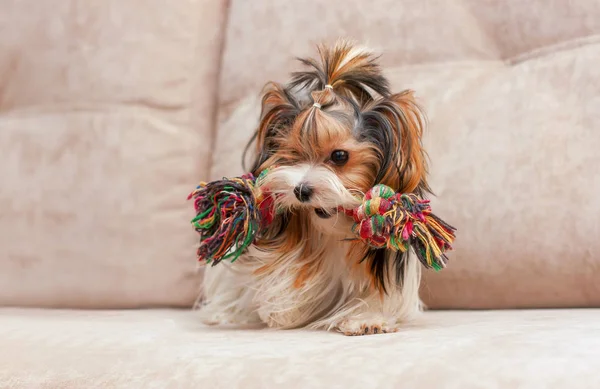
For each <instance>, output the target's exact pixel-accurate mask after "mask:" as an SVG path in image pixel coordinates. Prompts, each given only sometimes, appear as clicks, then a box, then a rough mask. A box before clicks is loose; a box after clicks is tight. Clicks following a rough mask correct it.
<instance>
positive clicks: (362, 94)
mask: <svg viewBox="0 0 600 389" xmlns="http://www.w3.org/2000/svg"><path fill="white" fill-rule="evenodd" d="M317 49H318V53H319V57H320V61H317V60H315V59H313V58H299V61H300V62H302V63H303V64H304V65H306V66H308V67H309V69H307V70H303V71H298V72H294V73H292V79H291V81H290V84H289V87H291V88H298V89H307V90H308V91H309V92H319V91H322V92H324V93H323V95H324V96H323V97H324V99H323V103H324V104H327V100H328V99H327V98H326V96H327V95H328V94H329V93H328V92H329V90H328V89H330V90H331V91H334V92H335V93H336V94H337V95H339V96H343V97H347V98H353V99H356V100H357V101H358V102H359V103H360V104H361V105H362V104H365V103H367V102H369V101H373V100H374V99H376V98H377V95H379V96H382V97H386V96H389V95H390V94H391V92H390V88H389V83H388V81H387V79H386V78H385V77H384V76H383V74H382V72H381V68H380V67H379V65H378V64H377V62H376V60H377V57H376V56H374V55H373V54H372V53H371V52H370V51H368V50H366V49H365V48H362V47H359V46H356V45H354V44H352V43H350V42H348V41H344V40H341V41H338V42H337V43H336V44H335V45H334V46H333V47H326V46H324V45H319V46H318V47H317ZM329 87H330V88H329ZM317 100H321V99H319V98H317V99H315V102H317Z"/></svg>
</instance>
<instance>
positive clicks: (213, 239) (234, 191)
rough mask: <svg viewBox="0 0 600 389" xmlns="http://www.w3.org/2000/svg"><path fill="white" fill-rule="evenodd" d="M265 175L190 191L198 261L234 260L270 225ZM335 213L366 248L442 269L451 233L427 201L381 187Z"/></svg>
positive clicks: (270, 202) (270, 200)
mask: <svg viewBox="0 0 600 389" xmlns="http://www.w3.org/2000/svg"><path fill="white" fill-rule="evenodd" d="M266 174H267V170H264V171H263V172H261V173H260V175H259V176H258V177H256V178H255V177H254V176H253V175H252V174H247V175H244V176H242V177H237V178H232V179H227V178H224V179H222V180H218V181H212V182H208V183H206V182H201V183H200V184H199V185H198V186H197V187H196V189H195V190H194V191H193V192H192V193H190V195H189V196H188V200H190V199H192V198H193V199H194V208H195V211H196V217H194V218H193V219H192V226H193V227H194V228H195V230H196V231H197V232H198V233H199V235H200V245H199V247H198V251H197V255H198V259H199V260H204V261H206V263H212V265H213V266H214V265H216V264H217V263H219V262H220V261H222V260H224V259H229V258H231V261H232V262H234V261H235V260H236V259H238V258H239V257H240V255H242V254H243V253H244V252H245V251H246V249H247V248H248V246H250V245H251V244H252V243H253V242H254V241H255V239H256V238H257V237H258V236H260V232H261V230H262V229H263V228H264V227H265V226H268V225H269V224H270V223H271V222H272V221H273V218H274V216H275V213H276V211H275V205H274V204H275V201H274V198H273V196H272V195H270V194H269V193H268V192H266V191H264V190H262V189H261V185H260V184H261V180H262V178H263V177H264V176H265V175H266ZM338 211H342V212H344V213H346V214H347V215H349V216H351V217H352V218H353V219H354V225H353V226H352V232H353V234H354V235H355V236H356V239H360V240H361V241H362V242H364V243H365V244H367V245H369V246H370V247H373V248H376V249H382V248H387V249H390V250H394V251H401V252H406V251H408V250H409V249H410V248H411V247H412V249H413V251H414V252H415V254H416V255H417V257H418V258H419V261H420V262H421V263H422V264H423V266H425V267H426V268H433V269H435V270H440V269H442V268H444V267H445V266H446V263H447V261H448V258H447V256H446V254H445V253H446V251H449V250H451V249H452V243H453V241H454V239H455V231H456V229H455V228H454V227H452V226H451V225H449V224H447V223H446V222H444V221H443V220H442V219H440V218H439V217H437V216H435V215H434V214H433V213H432V212H431V206H430V204H429V200H424V199H420V198H419V197H418V196H417V195H415V194H412V193H403V194H402V193H395V192H394V190H393V189H392V188H390V187H388V186H385V185H381V184H380V185H376V186H375V187H373V188H371V190H369V191H368V192H367V193H366V195H365V196H364V198H363V201H362V204H361V205H360V206H358V207H357V208H354V209H343V208H340V209H339V210H338Z"/></svg>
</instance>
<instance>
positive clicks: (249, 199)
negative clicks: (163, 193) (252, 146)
mask: <svg viewBox="0 0 600 389" xmlns="http://www.w3.org/2000/svg"><path fill="white" fill-rule="evenodd" d="M266 173H267V170H264V171H263V172H261V174H260V175H259V176H258V177H254V175H252V174H246V175H243V176H241V177H236V178H232V179H226V178H224V179H222V180H218V181H212V182H200V184H198V186H197V187H196V189H195V190H194V191H193V192H192V193H190V194H189V196H188V200H190V199H192V198H193V199H194V209H195V210H196V217H194V218H193V219H192V226H193V227H194V229H195V230H196V232H198V234H199V235H200V245H199V246H198V250H197V255H198V259H202V260H205V261H206V263H211V262H212V265H213V266H214V265H216V264H217V263H219V262H221V261H222V260H224V259H229V258H232V262H234V261H235V260H236V259H238V258H239V257H240V255H242V254H243V253H244V252H245V251H246V249H247V248H248V246H250V245H251V244H252V243H253V242H254V239H255V237H256V235H257V234H258V232H259V230H260V229H261V227H262V226H264V225H268V224H269V223H271V222H272V221H273V217H274V211H273V210H274V207H273V197H272V196H268V195H265V194H264V193H263V192H262V191H261V190H260V188H259V187H258V185H257V183H258V182H260V180H261V179H262V178H263V177H264V176H265V175H266Z"/></svg>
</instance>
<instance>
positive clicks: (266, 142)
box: [242, 82, 300, 175]
mask: <svg viewBox="0 0 600 389" xmlns="http://www.w3.org/2000/svg"><path fill="white" fill-rule="evenodd" d="M299 112H300V108H299V106H298V102H297V101H296V99H295V97H294V96H293V95H292V93H291V92H290V90H289V89H287V88H285V87H284V86H282V85H280V84H277V83H273V82H270V83H268V84H267V85H265V87H264V89H263V94H262V101H261V114H260V123H259V125H258V128H257V129H256V131H255V133H254V135H253V136H252V138H251V139H250V141H249V142H248V144H247V145H246V149H245V150H244V154H243V155H242V163H245V159H246V153H247V152H248V149H249V148H250V147H251V145H252V144H255V147H256V155H255V158H254V161H253V162H252V166H251V169H250V171H251V172H252V173H254V174H255V175H258V174H259V173H260V169H261V167H262V165H263V164H265V162H267V161H268V159H269V158H270V157H271V156H272V155H273V153H274V152H275V150H276V149H277V148H278V146H279V144H278V140H279V139H281V138H282V137H285V134H286V133H287V132H289V130H290V129H291V126H292V124H293V123H294V120H295V119H296V117H297V116H298V113H299Z"/></svg>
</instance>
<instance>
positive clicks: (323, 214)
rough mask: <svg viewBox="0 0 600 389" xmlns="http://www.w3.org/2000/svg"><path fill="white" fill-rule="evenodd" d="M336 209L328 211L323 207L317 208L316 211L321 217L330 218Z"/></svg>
mask: <svg viewBox="0 0 600 389" xmlns="http://www.w3.org/2000/svg"><path fill="white" fill-rule="evenodd" d="M334 211H335V210H333V209H332V210H329V211H328V210H325V209H323V208H315V213H316V214H317V216H318V217H320V218H321V219H329V218H330V217H331V215H332V214H333V213H334Z"/></svg>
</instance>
